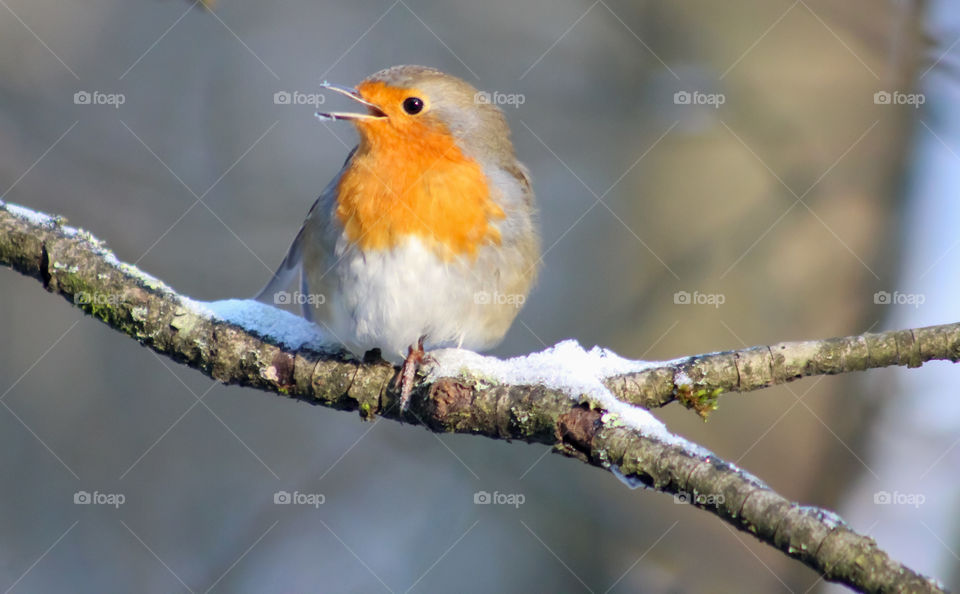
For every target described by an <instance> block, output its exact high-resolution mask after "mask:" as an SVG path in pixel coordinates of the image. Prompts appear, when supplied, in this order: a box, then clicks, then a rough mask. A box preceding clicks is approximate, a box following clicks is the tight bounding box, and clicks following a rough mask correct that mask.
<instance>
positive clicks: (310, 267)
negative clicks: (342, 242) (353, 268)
mask: <svg viewBox="0 0 960 594" xmlns="http://www.w3.org/2000/svg"><path fill="white" fill-rule="evenodd" d="M354 152H356V148H354V149H353V150H352V151H350V154H349V155H348V156H347V163H349V161H350V158H351V157H353V153H354ZM344 165H346V163H345V164H344ZM342 173H343V169H341V170H340V173H338V174H337V175H336V176H335V177H334V178H333V180H331V181H330V183H329V184H327V187H326V188H324V190H323V192H321V194H320V197H319V198H317V200H316V202H314V203H313V206H312V207H310V212H309V213H307V218H306V220H305V221H304V222H303V226H302V227H300V231H299V232H298V233H297V236H296V238H295V239H294V240H293V243H292V244H291V245H290V249H289V250H288V251H287V255H286V257H285V258H284V259H283V262H281V263H280V266H279V267H278V268H277V271H276V272H275V273H274V274H273V278H271V279H270V282H268V283H267V284H266V286H264V287H263V289H261V290H260V292H259V293H257V295H256V296H255V297H254V299H256V300H258V301H262V302H264V303H277V301H276V297H275V296H276V295H277V294H278V293H280V292H282V291H286V290H288V288H289V286H290V284H291V282H293V280H294V278H295V277H296V276H299V289H300V298H301V300H302V303H303V316H304V317H305V318H307V319H308V320H316V321H323V320H327V319H328V318H329V313H328V312H329V308H330V306H331V304H330V297H331V291H332V289H333V287H334V286H335V277H334V276H333V270H331V268H332V264H333V252H334V246H335V244H336V236H337V231H338V230H337V228H336V222H335V221H334V212H333V209H334V208H335V200H334V196H335V193H336V188H337V185H338V184H339V182H340V176H341V175H342ZM320 296H322V298H321V297H320Z"/></svg>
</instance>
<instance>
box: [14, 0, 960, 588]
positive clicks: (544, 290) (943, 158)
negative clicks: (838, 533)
mask: <svg viewBox="0 0 960 594" xmlns="http://www.w3.org/2000/svg"><path fill="white" fill-rule="evenodd" d="M951 5H953V6H952V7H953V11H951V10H950V7H951ZM915 6H917V4H914V3H912V2H900V3H880V2H867V1H865V0H855V1H852V2H846V3H843V4H842V5H836V4H835V3H831V2H827V1H826V0H823V1H821V0H807V1H797V2H789V1H770V0H765V1H759V0H753V1H750V0H738V1H736V2H728V3H715V2H707V1H684V2H681V3H668V2H648V1H640V2H626V1H623V0H604V1H602V2H599V1H598V2H592V3H591V2H589V1H588V2H583V1H579V0H578V1H568V0H564V1H560V2H547V1H546V0H524V1H523V2H507V1H503V0H494V1H491V2H483V3H480V2H468V1H465V0H454V1H451V2H433V1H428V0H403V1H397V2H391V1H390V0H359V1H356V2H350V3H346V2H342V3H333V2H308V1H306V0H286V1H281V2H272V3H262V2H251V1H249V0H219V2H218V3H217V4H216V6H215V7H214V8H215V12H214V13H212V14H211V13H208V12H205V11H203V10H201V9H199V8H192V9H191V7H190V4H189V3H185V2H181V1H179V0H148V1H142V2H120V1H119V0H90V1H88V2H84V3H62V2H54V1H53V0H29V1H28V0H0V192H3V193H2V194H0V196H2V198H3V199H4V200H8V201H11V202H16V203H20V204H24V205H27V206H29V207H32V208H36V209H39V210H43V211H47V212H52V213H57V214H60V215H63V216H65V217H67V218H68V219H69V221H70V223H71V224H73V225H77V226H81V227H84V228H86V229H89V230H90V231H91V232H93V233H94V234H95V235H97V236H98V237H100V238H102V239H104V240H106V241H107V243H108V244H109V246H110V247H111V248H112V249H113V250H114V251H115V252H116V254H117V256H118V257H119V258H120V259H122V260H124V261H128V262H136V263H137V264H138V265H139V266H141V267H142V268H143V269H144V270H146V271H148V272H150V273H151V274H154V275H155V276H157V277H159V278H162V279H163V280H165V281H166V282H168V283H169V284H170V285H172V286H173V287H175V288H176V289H177V290H179V291H181V292H183V293H185V294H188V295H190V296H192V297H194V298H198V299H207V300H212V299H222V298H229V297H244V296H248V295H251V294H252V293H254V292H255V291H256V290H257V289H258V288H259V287H260V286H262V284H263V283H264V282H265V281H266V280H267V279H268V278H269V275H270V273H271V270H272V268H273V267H274V266H275V265H276V263H277V262H279V260H280V259H281V258H282V256H283V253H284V251H285V249H286V247H287V245H288V243H289V241H290V240H291V238H292V237H293V235H294V234H295V233H296V231H297V229H298V226H299V224H300V222H301V220H302V218H303V216H304V214H305V213H306V211H307V209H308V208H309V206H310V204H311V203H312V202H313V200H314V199H315V197H316V195H317V194H318V192H319V191H320V189H321V188H322V187H323V186H324V185H325V184H326V183H327V181H328V180H329V179H330V178H331V177H332V176H333V175H334V173H335V172H336V171H337V169H338V168H339V167H340V165H341V164H342V162H343V159H344V157H345V155H346V153H347V151H348V150H349V148H350V147H351V146H352V145H353V143H354V142H355V134H354V132H353V130H352V129H350V127H349V125H347V124H321V123H319V122H317V121H316V120H315V119H314V118H313V117H312V114H313V111H314V110H315V109H314V108H313V107H312V106H310V105H279V104H277V103H275V102H274V95H275V93H278V92H289V93H293V92H299V93H307V94H309V93H316V92H318V90H319V89H318V84H319V83H320V82H321V81H322V80H323V79H329V80H330V81H334V82H339V83H342V84H355V83H356V82H358V81H359V80H360V79H362V78H363V77H365V76H366V75H368V74H370V73H372V72H374V71H376V70H379V69H381V68H383V67H386V66H389V65H393V64H399V63H420V64H426V65H430V66H435V67H438V68H441V69H443V70H445V71H447V72H450V73H452V74H456V75H458V76H461V77H463V78H465V79H466V80H468V81H470V82H471V83H473V84H474V85H476V86H477V87H479V88H481V89H484V90H487V91H489V92H499V93H504V94H514V95H519V96H522V97H523V104H522V105H520V106H519V107H513V106H505V107H504V109H505V112H506V114H507V118H508V120H509V122H510V124H511V127H512V129H513V133H514V141H515V144H516V148H517V152H518V155H519V156H520V158H521V159H522V160H523V161H524V162H525V163H526V164H527V165H528V166H529V167H530V169H531V171H532V174H533V179H534V184H535V189H536V191H537V195H538V199H539V203H540V207H541V220H542V231H543V237H544V246H545V248H546V250H545V256H544V267H543V273H542V278H541V281H540V283H539V285H538V286H537V288H536V289H535V290H534V292H533V294H532V295H531V296H530V298H529V300H528V303H527V306H526V308H525V309H524V310H523V312H522V313H521V315H520V318H519V319H518V321H517V323H516V324H515V325H514V327H513V328H512V330H511V332H510V334H509V335H508V337H507V340H506V341H505V342H504V344H503V345H502V346H501V347H500V348H499V349H498V350H497V351H496V354H498V355H515V354H522V353H525V352H530V351H532V350H538V349H541V348H544V346H546V345H551V344H553V343H555V342H557V341H558V340H561V339H564V338H569V337H574V338H577V339H578V340H580V342H581V343H582V344H584V345H585V346H587V347H589V346H591V345H593V344H601V345H604V346H607V347H610V348H613V349H614V350H616V351H617V352H619V353H621V354H622V355H624V356H627V357H632V358H647V359H666V358H673V357H677V356H681V355H686V354H694V353H701V352H707V351H714V350H722V349H730V348H739V347H743V346H749V345H754V344H767V343H772V342H776V341H780V340H797V339H813V338H825V337H828V336H835V335H846V334H855V333H860V332H863V331H866V330H868V329H872V330H886V329H891V328H894V327H908V326H911V325H919V324H925V323H941V322H950V321H956V320H957V318H958V315H957V313H956V308H955V307H953V308H951V304H952V303H954V302H955V295H956V290H955V289H956V287H955V285H956V281H955V277H956V274H955V271H956V264H955V263H956V261H957V258H958V257H960V248H957V240H956V239H955V237H956V234H957V233H956V230H957V220H958V219H957V208H956V205H957V199H956V196H957V192H956V180H955V179H953V178H952V177H951V176H952V175H954V174H953V173H952V172H953V171H956V170H957V158H958V156H957V155H958V154H960V137H958V122H957V121H956V117H955V116H954V115H952V113H951V112H955V111H956V110H954V109H952V107H951V106H952V105H955V101H956V85H955V81H956V70H955V69H956V66H957V64H958V62H960V51H958V50H956V49H954V46H953V44H954V43H955V41H956V38H957V31H958V29H957V27H956V25H957V22H956V17H955V14H956V10H955V8H956V7H955V5H954V3H951V2H946V1H944V2H939V3H937V2H934V3H930V4H927V3H920V4H919V7H920V10H914V7H915ZM931 66H932V67H931ZM78 92H81V93H82V92H87V93H91V94H92V93H103V94H119V95H122V96H123V100H124V103H123V105H121V106H119V107H116V108H115V107H113V106H110V105H90V104H82V103H81V104H78V103H76V102H75V100H74V97H75V94H76V93H78ZM678 92H689V93H694V92H697V93H702V94H704V96H706V95H711V96H713V97H718V96H722V98H723V104H722V105H720V106H719V107H716V108H715V107H712V106H709V105H700V106H697V105H684V104H678V103H677V102H676V101H675V94H676V93H678ZM877 92H890V93H894V92H899V93H918V92H919V93H924V95H923V97H924V98H925V104H924V105H923V107H922V109H920V110H915V109H913V108H912V107H910V106H904V105H901V106H895V105H884V104H878V103H877V102H876V101H875V94H876V93H877ZM331 101H333V100H332V99H331ZM678 291H687V292H689V293H691V294H693V293H694V292H697V293H699V294H701V295H722V296H723V300H724V303H723V304H722V305H721V306H720V307H713V306H709V305H692V304H691V305H683V304H676V303H675V302H674V294H675V293H676V292H678ZM881 291H883V292H888V293H890V294H891V295H893V294H895V293H899V294H901V295H913V296H916V295H922V296H923V298H924V303H923V304H922V305H921V306H920V307H913V306H910V305H896V304H892V305H884V304H882V303H880V304H878V303H875V298H874V297H875V294H876V293H877V292H881ZM958 377H960V371H958V370H957V368H955V367H954V366H952V365H948V364H941V365H930V366H927V367H924V368H923V369H920V370H910V371H907V370H883V371H872V372H869V373H867V374H857V375H850V376H842V377H832V378H817V379H811V380H804V381H802V382H799V383H795V384H791V385H789V386H785V387H778V388H775V389H770V390H765V391H761V392H755V393H750V394H745V395H729V396H726V397H724V398H723V399H722V401H721V407H720V409H719V410H718V411H717V412H716V413H714V414H713V415H712V417H711V419H710V421H709V423H706V424H704V423H702V422H701V421H700V420H699V419H698V418H697V417H696V416H695V415H693V414H692V413H690V412H688V411H685V410H683V409H680V408H678V407H676V406H671V407H668V408H667V409H664V410H662V411H656V414H657V415H658V416H660V417H661V418H663V419H664V420H665V421H666V422H667V423H668V424H669V426H670V427H671V428H673V429H674V430H676V431H677V432H679V433H681V434H683V435H685V436H687V437H689V438H691V439H694V440H696V441H698V442H700V443H702V444H704V445H705V446H707V447H709V448H711V449H713V450H714V451H715V452H717V453H718V454H719V455H720V456H722V457H724V458H727V459H730V460H734V461H736V462H737V463H738V464H740V465H741V466H743V467H744V468H746V469H748V470H750V471H752V472H754V473H756V474H757V475H759V476H760V477H762V478H763V479H765V480H767V481H768V482H769V483H770V484H771V485H772V486H773V487H774V488H775V489H777V490H778V491H780V492H781V493H783V494H784V495H785V496H787V497H790V498H792V499H795V500H798V501H801V502H803V503H809V504H814V505H820V506H825V507H829V508H833V509H840V510H841V511H842V512H843V513H844V514H845V515H846V516H847V517H849V518H850V520H851V522H852V523H853V525H854V528H856V529H858V530H860V531H863V532H867V533H870V534H873V535H875V536H876V537H877V538H878V539H879V541H880V544H881V545H882V546H884V547H885V548H887V549H888V550H890V551H891V552H893V554H894V556H896V557H897V558H899V559H902V560H904V561H906V562H908V563H909V564H910V565H911V566H912V567H915V568H917V569H919V570H921V571H924V572H927V573H930V574H934V575H936V576H938V577H940V578H942V579H943V580H945V581H946V582H947V583H948V584H952V586H953V587H956V586H957V585H958V584H960V582H958V581H957V580H958V579H960V574H958V571H957V566H958V564H960V562H958V561H957V555H956V553H955V552H956V551H957V550H958V549H960V542H958V540H960V539H958V536H957V535H958V531H957V529H956V526H957V508H958V505H957V502H958V495H957V494H958V488H957V482H956V479H955V477H956V474H957V473H956V471H957V468H958V465H960V460H958V456H960V448H956V447H955V446H956V445H957V443H956V441H955V439H956V437H955V436H956V435H957V427H958V425H960V422H958V420H957V416H958V415H957V412H956V410H955V409H956V408H957V406H956V402H957V401H958V399H957V389H956V387H955V386H956V383H957V378H958ZM911 382H919V384H916V383H911ZM198 399H199V402H198ZM0 403H2V406H0V440H2V448H0V451H2V454H0V465H2V469H3V476H4V480H3V482H2V486H0V535H2V536H0V547H2V553H0V588H3V589H4V590H7V589H10V590H11V591H14V592H46V591H60V590H71V591H78V592H128V591H142V592H172V591H194V592H198V591H207V590H208V589H212V590H214V591H223V592H307V591H323V592H354V591H356V592H376V591H393V592H397V591H407V590H408V589H411V590H413V591H425V592H446V591H460V592H488V591H503V592H525V591H562V592H576V591H594V592H604V591H608V590H609V589H612V591H637V590H639V591H643V592H747V591H749V592H781V591H786V592H798V591H807V590H808V589H811V588H812V589H813V590H817V589H818V588H821V587H822V586H823V583H822V582H821V581H819V580H818V577H817V576H816V574H814V572H812V571H810V570H808V569H806V568H805V567H803V566H801V565H800V564H798V563H797V562H794V561H791V560H789V559H786V558H784V557H783V555H781V554H780V553H778V552H776V551H773V550H771V549H770V548H769V547H766V546H765V545H762V544H759V543H757V542H756V541H755V540H754V539H753V538H752V537H750V536H749V535H746V534H742V533H738V532H736V531H734V530H733V529H731V528H729V527H727V525H725V524H723V523H722V522H720V521H718V520H716V519H715V518H714V517H713V516H711V515H710V514H707V513H704V512H702V511H699V510H696V509H693V508H691V507H689V506H686V505H678V504H676V503H675V502H674V500H673V498H671V497H668V496H666V495H662V494H657V493H652V492H642V491H630V490H628V489H627V488H626V487H625V486H624V485H622V484H621V483H619V482H618V481H617V480H616V479H615V478H613V477H612V476H610V475H609V474H607V473H604V472H601V471H599V470H596V469H593V468H589V467H587V466H585V465H583V464H580V463H578V462H574V461H570V460H566V459H563V458H561V457H558V456H554V455H549V454H548V449H547V448H545V447H542V446H530V445H525V444H519V443H512V444H507V443H503V442H496V441H492V440H488V439H484V438H477V437H469V436H448V435H444V436H437V435H433V434H431V433H428V432H426V431H423V430H422V429H419V428H413V427H409V426H400V425H398V424H396V423H392V422H378V423H362V422H361V421H360V420H359V419H358V417H357V415H356V414H347V413H340V412H334V411H329V410H324V409H321V408H316V407H311V406H308V405H305V404H302V403H298V402H295V401H291V400H286V399H282V398H278V397H276V396H273V395H269V394H264V393H260V392H256V391H253V390H246V389H240V388H236V387H225V386H221V385H217V384H215V383H214V382H212V381H211V380H209V379H208V378H206V377H204V376H202V375H201V374H200V373H198V372H195V371H192V370H189V369H186V368H184V367H181V366H178V365H176V364H174V363H172V362H171V361H168V360H165V359H161V358H159V357H157V356H155V355H154V354H152V353H151V352H150V351H149V350H146V349H143V348H140V347H137V346H136V345H135V344H134V343H133V342H131V341H130V340H129V339H127V338H125V337H123V336H121V335H119V334H117V333H115V332H113V331H112V330H110V329H108V328H106V327H105V326H103V325H102V324H100V323H99V322H97V321H96V320H94V319H92V318H89V317H85V316H84V315H83V314H81V313H80V312H79V311H78V310H77V309H74V308H72V307H70V306H69V305H68V304H66V303H64V302H63V301H62V300H61V299H59V298H56V297H53V296H51V295H48V294H46V293H44V292H43V291H42V290H41V288H40V287H39V285H38V284H37V283H36V282H35V281H34V280H32V279H27V278H23V277H20V276H18V275H16V274H15V273H13V272H10V271H0ZM951 407H952V408H951ZM80 491H86V492H89V493H94V492H96V493H98V494H101V495H103V494H114V495H122V496H123V498H124V502H123V504H122V505H120V506H119V507H116V508H115V507H110V506H108V505H77V504H74V495H75V494H76V493H77V492H80ZM278 491H288V492H294V491H298V492H300V493H319V494H323V495H324V497H325V500H324V503H323V504H322V505H320V506H319V507H317V508H314V507H309V506H302V505H275V504H274V493H276V492H278ZM479 491H487V492H491V493H493V492H499V493H501V494H518V495H522V496H523V499H524V502H523V505H521V506H519V507H518V508H514V507H509V506H503V505H486V506H481V505H475V504H474V494H475V493H476V492H479ZM883 492H888V493H891V494H895V495H898V496H903V495H913V496H914V497H913V498H912V499H910V501H917V497H916V496H917V495H922V496H923V499H924V501H923V503H922V504H921V505H919V506H918V505H909V504H906V503H899V504H898V503H897V501H901V502H903V501H907V499H904V497H899V498H894V502H893V503H891V504H886V505H885V504H878V503H875V496H876V495H877V494H878V493H883Z"/></svg>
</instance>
